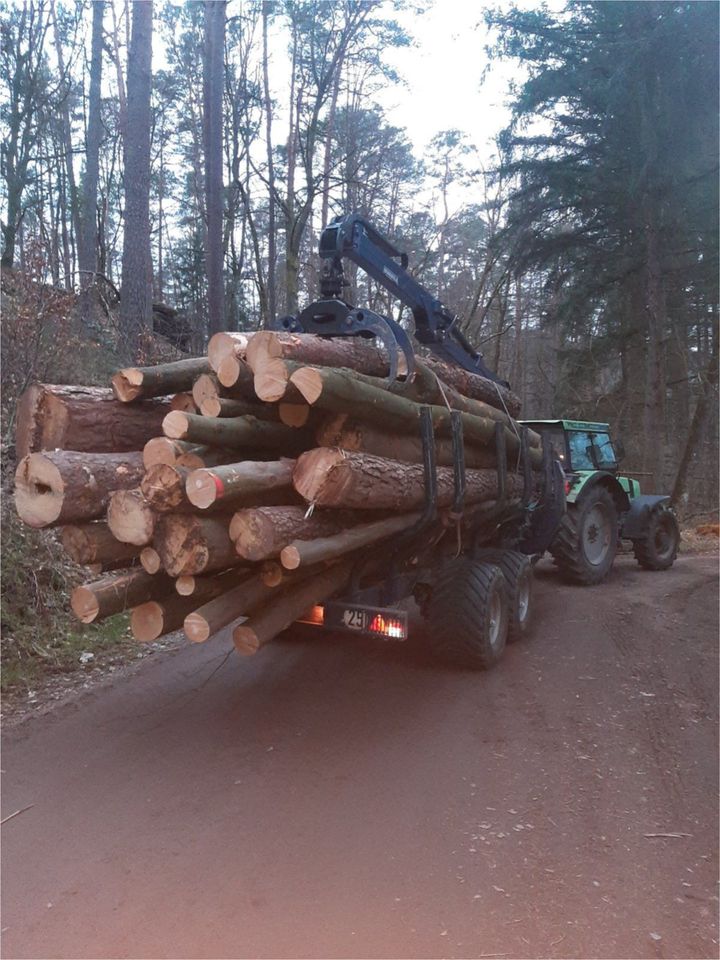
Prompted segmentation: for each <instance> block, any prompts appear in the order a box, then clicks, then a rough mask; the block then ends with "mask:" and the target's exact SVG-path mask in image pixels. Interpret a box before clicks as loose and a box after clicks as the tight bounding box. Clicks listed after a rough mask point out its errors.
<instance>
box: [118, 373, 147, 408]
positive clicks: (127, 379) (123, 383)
mask: <svg viewBox="0 0 720 960" xmlns="http://www.w3.org/2000/svg"><path fill="white" fill-rule="evenodd" d="M142 382H143V375H142V371H141V370H138V369H137V367H128V368H126V369H125V370H118V372H117V373H116V374H114V375H113V377H112V380H111V381H110V383H111V384H112V389H113V393H114V394H115V396H116V397H117V398H118V400H120V401H121V402H122V403H131V402H132V401H133V400H137V398H138V397H139V396H140V393H141V391H142Z"/></svg>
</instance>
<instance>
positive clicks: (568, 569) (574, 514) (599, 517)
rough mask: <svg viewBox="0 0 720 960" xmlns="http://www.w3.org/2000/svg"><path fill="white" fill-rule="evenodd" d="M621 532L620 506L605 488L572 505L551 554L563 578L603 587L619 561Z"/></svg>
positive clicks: (554, 541)
mask: <svg viewBox="0 0 720 960" xmlns="http://www.w3.org/2000/svg"><path fill="white" fill-rule="evenodd" d="M617 528H618V513H617V506H616V505H615V501H614V499H613V497H612V494H611V493H610V491H609V490H606V489H605V488H604V487H601V486H599V485H595V486H593V487H592V488H591V489H590V490H588V491H587V493H585V494H584V496H582V497H581V498H580V500H579V501H578V502H577V503H574V504H568V509H567V513H566V514H565V516H564V517H563V521H562V523H561V525H560V529H559V530H558V532H557V533H556V534H555V539H554V540H553V542H552V543H551V544H550V553H551V554H552V555H553V559H554V560H555V564H556V566H557V567H558V568H559V570H560V573H561V574H562V575H563V577H564V578H565V579H566V580H569V581H570V583H580V584H583V585H585V586H591V585H593V584H596V583H601V582H602V581H603V580H604V579H605V577H606V576H607V575H608V573H609V572H610V568H611V567H612V565H613V561H614V560H615V554H616V553H617V546H618V529H617Z"/></svg>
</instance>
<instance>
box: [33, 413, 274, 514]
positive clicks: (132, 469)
mask: <svg viewBox="0 0 720 960" xmlns="http://www.w3.org/2000/svg"><path fill="white" fill-rule="evenodd" d="M284 429H289V428H287V427H285V428H284ZM142 474H143V463H142V454H141V453H138V452H134V453H78V452H74V451H69V450H56V451H53V452H47V453H31V454H28V456H27V457H24V458H23V459H22V460H21V461H20V463H19V464H18V468H17V471H16V473H15V506H16V508H17V512H18V515H19V517H20V519H21V520H23V521H24V522H25V523H27V524H28V525H29V526H31V527H49V526H52V525H54V524H58V523H65V524H66V523H73V522H74V521H77V520H80V521H85V520H95V519H97V518H98V517H101V516H102V515H103V513H104V512H105V508H106V506H107V503H108V500H109V498H110V495H111V493H112V492H113V491H115V490H123V489H127V488H129V487H133V486H136V485H137V484H138V483H139V482H140V479H141V478H142Z"/></svg>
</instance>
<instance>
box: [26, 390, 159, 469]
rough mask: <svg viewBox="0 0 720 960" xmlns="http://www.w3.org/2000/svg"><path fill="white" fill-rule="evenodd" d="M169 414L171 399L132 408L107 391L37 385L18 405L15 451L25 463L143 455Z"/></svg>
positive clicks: (27, 392)
mask: <svg viewBox="0 0 720 960" xmlns="http://www.w3.org/2000/svg"><path fill="white" fill-rule="evenodd" d="M169 410H170V403H169V401H168V400H167V399H162V400H146V401H143V402H142V403H138V404H136V405H135V406H132V407H127V406H125V405H124V404H121V403H120V402H119V401H118V400H116V399H115V397H114V395H113V392H112V390H108V389H106V388H103V387H79V386H59V385H56V384H45V383H33V384H31V385H30V386H29V387H28V388H27V390H25V392H24V393H23V394H22V396H21V397H20V400H19V401H18V408H17V421H16V426H15V451H16V453H17V457H18V460H20V459H22V458H23V457H26V456H27V455H28V454H29V453H37V452H39V451H41V450H57V449H62V450H78V451H84V452H86V453H124V452H126V451H131V450H141V449H142V448H143V445H144V444H145V443H147V441H148V440H150V438H151V437H155V436H157V435H158V434H159V433H160V432H161V428H162V421H163V417H165V415H166V414H167V413H168V412H169Z"/></svg>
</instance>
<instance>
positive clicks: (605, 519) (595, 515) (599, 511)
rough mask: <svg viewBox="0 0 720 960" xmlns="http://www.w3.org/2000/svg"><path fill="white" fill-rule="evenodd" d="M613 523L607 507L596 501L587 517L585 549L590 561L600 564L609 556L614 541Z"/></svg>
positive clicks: (584, 539)
mask: <svg viewBox="0 0 720 960" xmlns="http://www.w3.org/2000/svg"><path fill="white" fill-rule="evenodd" d="M612 533H613V531H612V523H611V521H610V516H609V513H608V511H607V509H606V508H605V507H604V506H603V504H601V503H596V504H595V505H594V506H593V507H592V509H591V510H590V511H588V514H587V516H586V518H585V526H584V530H583V538H582V541H583V551H584V553H585V557H586V558H587V561H588V563H591V564H592V565H593V566H600V565H601V564H602V563H603V561H604V560H605V558H606V557H607V554H608V551H609V549H610V545H611V543H612Z"/></svg>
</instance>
